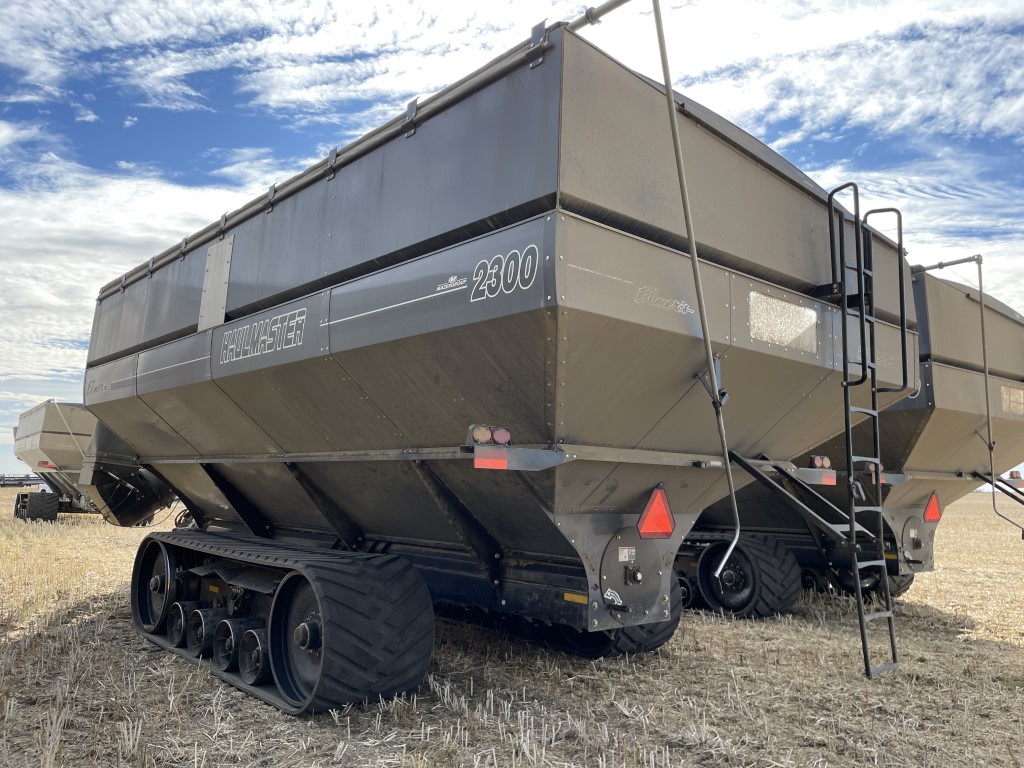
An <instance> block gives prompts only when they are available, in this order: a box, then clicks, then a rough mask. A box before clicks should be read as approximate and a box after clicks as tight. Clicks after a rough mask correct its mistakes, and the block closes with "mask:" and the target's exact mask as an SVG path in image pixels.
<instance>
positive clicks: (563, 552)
mask: <svg viewBox="0 0 1024 768" xmlns="http://www.w3.org/2000/svg"><path fill="white" fill-rule="evenodd" d="M573 27H574V25H555V26H553V27H548V28H545V27H544V26H543V25H540V26H538V27H537V28H536V29H535V30H534V34H533V37H532V38H531V40H530V41H527V42H526V43H524V44H523V45H522V46H520V47H517V48H516V49H514V50H512V51H510V52H508V53H507V54H505V55H503V56H501V57H499V58H498V59H496V60H495V61H494V62H492V63H491V64H489V65H488V66H486V67H484V68H483V69H481V70H479V71H477V72H475V73H473V74H471V75H470V76H468V77H467V78H465V79H463V80H462V81H460V82H459V83H457V84H456V85H454V86H452V87H450V88H448V89H446V90H445V91H442V92H440V93H439V94H437V95H435V96H433V97H431V98H429V99H426V100H424V101H423V102H413V103H412V104H411V105H410V106H409V109H408V111H407V113H406V114H405V115H404V116H402V117H400V118H397V119H395V120H393V121H391V122H390V123H387V124H386V125H384V126H382V127H381V128H379V129H377V130H376V131H374V132H372V133H370V134H368V135H367V136H365V137H364V138H362V139H360V140H358V141H356V142H354V143H353V144H351V145H349V146H347V147H345V148H344V149H341V150H332V151H331V152H330V154H329V156H328V157H327V158H325V159H324V160H322V161H320V162H319V163H317V164H316V165H314V166H313V167H311V168H309V169H307V170H306V171H304V172H303V173H301V174H299V175H297V176H295V177H293V178H291V179H289V180H288V181H286V182H284V183H283V184H279V185H274V186H272V187H270V188H269V190H268V192H267V194H266V195H265V196H262V197H260V198H259V199H257V200H254V201H252V202H251V203H249V204H248V205H246V206H245V207H243V208H241V209H239V210H237V211H234V212H231V213H227V214H224V215H223V216H221V218H220V220H219V221H217V222H215V223H213V224H211V225H210V226H208V227H207V228H205V229H203V230H201V231H200V232H197V233H195V234H193V235H191V236H189V237H187V238H185V239H184V240H183V241H182V242H181V243H180V244H179V245H175V246H174V247H172V248H169V249H167V250H166V251H164V252H162V253H160V254H158V255H157V256H155V257H153V258H151V259H149V261H147V262H146V263H144V264H142V265H141V266H140V267H138V268H136V269H134V270H132V271H131V272H128V273H127V274H125V275H123V276H121V277H119V278H118V279H116V280H114V281H112V282H111V283H109V284H108V285H106V286H105V287H104V288H103V289H101V292H100V295H99V300H98V303H97V307H96V313H95V318H94V323H93V330H92V337H91V342H90V346H89V355H88V367H87V371H86V377H85V402H86V406H87V407H88V409H89V410H90V411H91V412H92V413H93V414H94V415H95V416H96V417H97V418H98V419H99V421H100V422H101V423H103V424H104V425H106V427H108V428H109V429H110V430H111V431H112V432H113V433H115V434H116V435H118V436H119V437H120V438H122V439H123V440H124V441H125V442H126V443H127V444H128V445H129V446H130V447H131V449H132V450H133V451H134V452H135V453H136V454H137V455H138V456H139V461H140V463H141V464H142V465H144V466H145V467H146V468H147V469H148V470H149V471H151V472H153V473H154V474H155V475H157V476H159V477H161V478H162V479H163V480H164V481H165V482H166V483H167V484H168V486H170V487H171V488H173V489H174V491H175V493H176V494H177V495H178V497H179V498H180V499H181V500H182V502H183V503H184V504H185V505H186V506H187V507H188V509H189V510H190V511H191V514H192V517H193V519H194V520H195V521H196V524H197V528H196V529H194V530H187V531H184V530H178V531H173V532H161V533H153V534H151V535H150V536H149V537H147V538H146V540H145V541H144V542H143V543H142V545H141V547H140V549H139V552H138V556H137V559H136V562H135V566H134V572H133V579H132V588H131V603H132V611H133V616H134V621H135V625H136V628H137V629H138V631H139V632H140V633H141V634H142V635H143V636H145V637H146V638H147V639H149V640H150V641H152V642H154V643H156V644H157V645H159V646H162V647H163V648H166V649H167V650H170V651H173V652H175V653H178V654H180V655H182V656H184V657H186V658H189V659H192V660H194V661H195V660H200V659H209V662H208V663H209V664H210V666H211V669H213V670H214V672H215V673H216V674H218V675H220V676H221V677H222V678H223V679H225V680H227V681H229V682H230V683H232V684H234V685H236V686H237V687H239V688H241V689H242V690H245V691H248V692H250V693H251V694H253V695H255V696H257V697H259V698H261V699H263V700H265V701H267V702H270V703H272V704H274V705H276V706H277V707H279V708H281V709H282V710H284V711H286V712H290V713H300V712H308V711H320V710H324V709H327V708H330V707H335V706H339V705H341V704H343V703H345V702H351V701H358V700H361V699H363V698H365V697H368V696H370V697H376V696H378V695H384V696H386V695H390V694H392V693H394V692H396V691H403V690H408V689H410V688H412V687H415V686H416V685H417V684H418V683H419V681H420V680H421V679H422V677H423V675H424V674H425V671H426V669H427V666H428V664H429V660H430V655H431V649H432V638H433V626H434V622H433V616H434V613H433V606H434V605H437V606H446V607H451V606H455V607H458V608H472V609H478V610H480V609H482V610H487V611H492V612H495V613H501V614H503V615H507V616H511V617H516V618H517V619H518V620H519V621H521V622H522V623H524V624H525V625H528V626H529V627H531V628H532V629H533V630H534V631H535V632H536V633H537V635H538V636H541V637H543V639H545V640H546V641H547V642H549V643H551V644H554V645H556V646H558V647H560V648H564V649H566V650H569V651H571V652H575V653H579V654H584V655H588V656H594V657H597V656H606V655H613V654H622V653H627V652H629V653H633V652H638V651H645V650H650V649H653V648H656V647H658V646H660V645H661V644H663V643H664V642H666V641H667V640H668V638H669V637H670V636H671V635H672V633H673V632H674V630H675V628H676V625H677V623H678V621H679V613H680V591H679V586H678V581H677V579H676V577H675V574H674V572H673V567H672V566H673V562H674V559H675V555H676V552H677V550H678V548H679V546H680V544H681V543H682V541H683V539H684V538H685V537H686V535H687V533H688V532H689V531H690V528H691V527H692V525H693V523H694V521H695V520H696V519H697V517H698V516H699V515H700V513H701V511H702V510H703V509H704V508H705V507H707V506H708V505H709V504H711V503H713V502H715V501H717V500H718V499H721V498H723V496H724V495H725V494H726V493H727V484H726V482H725V478H724V464H723V461H724V459H723V456H722V454H721V453H720V452H717V451H718V450H719V441H718V436H717V434H716V426H715V415H714V413H713V412H712V408H711V407H710V406H709V395H708V391H707V389H706V387H705V384H704V383H702V380H703V381H705V382H706V381H707V380H708V379H707V378H703V377H704V376H705V374H707V373H708V367H707V358H706V356H705V350H704V339H705V336H704V331H703V330H702V326H701V323H700V321H699V319H698V314H697V312H696V309H695V307H696V299H695V285H694V277H693V274H692V271H691V268H690V267H691V264H690V256H689V250H690V249H691V247H692V246H694V245H696V243H690V242H689V240H688V238H687V232H686V230H685V228H683V226H682V224H681V222H682V217H681V213H680V203H679V196H678V192H677V190H678V182H677V178H676V176H675V173H674V170H673V168H672V163H671V162H670V161H667V159H668V160H670V158H671V157H672V153H673V149H672V141H671V136H670V131H669V126H668V122H667V120H666V116H667V115H666V106H667V105H666V96H665V93H664V91H663V90H661V89H659V88H658V87H657V86H656V85H654V84H652V83H651V82H649V81H647V80H645V79H644V78H642V77H640V76H638V75H637V74H635V73H633V72H631V71H629V70H627V69H626V68H624V67H623V66H621V65H620V64H619V63H617V62H616V61H614V60H613V59H611V58H609V57H608V56H607V55H605V54H604V53H602V52H601V51H599V50H598V49H596V48H595V47H594V46H593V45H591V44H590V43H588V42H587V41H585V40H583V39H582V38H580V37H579V36H578V35H577V34H576V33H575V32H574V28H573ZM673 117H674V119H675V120H676V121H677V124H678V126H679V128H680V130H681V132H682V138H683V142H684V146H685V147H686V152H687V158H688V173H689V176H690V183H691V186H692V188H693V189H694V190H699V192H698V193H695V197H694V213H695V218H696V220H698V221H700V222H701V228H700V235H699V240H698V242H699V245H700V248H701V252H702V253H704V254H706V255H707V259H708V263H705V264H704V267H703V284H704V291H705V292H706V294H707V296H708V297H709V300H708V311H709V315H710V319H709V323H708V328H709V331H708V334H709V335H708V338H709V339H710V342H711V344H712V346H713V350H714V353H715V355H716V356H717V363H718V364H719V365H720V373H721V376H722V383H723V386H724V387H726V388H727V390H728V405H727V409H728V418H729V434H730V439H731V441H732V446H733V452H734V453H735V455H736V456H739V457H742V458H743V459H744V461H746V462H747V463H748V464H749V465H751V466H757V467H763V468H764V471H766V472H778V471H784V472H792V473H794V475H799V474H800V470H799V469H798V468H796V467H795V466H794V465H793V464H792V463H791V462H790V461H789V460H790V459H791V458H793V457H797V456H801V455H802V454H804V453H805V452H806V451H808V450H809V449H810V448H811V447H813V446H816V445H819V444H820V443H822V442H824V441H825V440H827V439H829V438H830V437H832V436H833V435H835V434H837V433H839V432H842V431H843V428H844V427H843V424H844V418H845V414H847V413H848V412H849V411H848V409H847V408H846V406H844V403H843V396H842V387H841V384H840V381H841V378H842V376H843V369H844V364H845V362H846V361H844V353H843V349H842V347H841V345H840V344H839V343H838V341H839V339H840V338H841V336H842V329H843V328H844V327H846V328H847V329H848V331H849V332H850V333H851V334H853V336H854V337H856V336H857V334H859V333H861V332H862V331H863V329H864V328H865V327H866V326H865V322H866V321H865V316H864V315H863V314H855V313H852V312H850V311H847V314H846V316H845V317H844V316H843V314H842V312H843V310H842V309H841V308H840V307H839V306H837V299H836V283H835V280H834V279H833V278H834V275H833V270H834V268H833V265H832V264H830V263H829V256H828V253H829V251H828V242H829V238H830V234H829V228H830V222H829V218H830V217H829V213H828V198H827V195H826V194H825V193H824V192H823V191H822V190H821V189H820V188H818V187H817V186H816V185H815V184H813V183H812V182H811V181H810V180H809V179H808V178H807V177H806V176H804V175H803V174H802V173H800V172H799V171H798V170H797V169H796V168H794V167H793V166H792V165H790V164H789V163H787V162H786V161H785V160H783V159H782V158H781V157H780V156H778V155H777V154H775V153H774V152H772V151H771V150H769V149H768V148H767V147H765V146H764V145H762V144H761V143H759V142H757V141H756V140H754V139H753V138H751V137H750V136H749V135H747V134H745V133H743V132H742V131H740V130H739V129H737V128H736V127H735V126H733V125H731V124H729V123H728V122H726V121H725V120H723V119H722V118H720V117H718V116H717V115H715V114H714V113H712V112H710V111H708V110H706V109H703V108H701V107H700V106H698V105H696V104H693V103H691V102H689V101H685V100H683V99H682V97H678V96H677V97H676V103H675V105H674V116H673ZM834 219H835V221H834V222H833V226H838V228H839V229H838V234H836V235H835V238H836V239H839V240H842V241H844V242H845V241H849V242H851V243H852V242H853V241H854V240H855V239H856V237H857V236H858V235H857V233H861V234H863V233H865V232H867V233H868V234H867V237H868V238H869V239H870V240H872V241H873V242H874V243H875V261H876V269H877V270H878V272H879V273H880V274H881V273H883V272H884V274H886V275H889V276H891V279H888V280H886V281H885V282H884V284H882V285H880V286H879V290H878V291H877V293H876V297H877V309H876V310H875V315H874V316H872V317H871V324H872V326H874V327H875V328H876V336H877V347H878V349H879V350H880V351H881V352H884V354H878V355H877V365H875V364H873V366H872V370H874V371H876V373H877V377H878V380H879V382H880V383H881V385H884V386H888V387H891V388H892V389H893V390H894V391H892V392H883V393H882V394H881V395H880V396H881V398H882V400H883V402H884V403H886V404H887V403H890V402H894V401H895V400H896V399H897V398H899V397H900V396H901V394H900V393H898V392H896V391H895V390H897V389H899V387H900V384H901V382H902V380H903V379H904V378H906V373H905V369H906V366H905V365H904V362H903V360H901V349H902V347H903V345H905V344H909V348H910V355H911V356H912V357H911V359H916V355H917V336H916V333H915V332H914V331H913V330H912V329H911V330H909V331H908V330H907V329H906V326H907V325H908V324H909V325H910V326H911V327H912V326H913V324H914V316H913V306H912V304H911V305H909V306H907V307H905V312H904V315H905V317H904V318H903V321H901V317H900V315H901V312H900V308H901V305H902V304H903V302H901V300H900V295H899V290H898V282H899V281H898V279H897V276H898V275H900V274H901V273H903V272H904V271H905V270H906V265H905V264H904V261H903V259H902V258H901V255H900V253H899V250H898V248H897V246H896V245H895V244H893V243H891V242H889V241H888V240H885V239H884V238H880V237H876V236H874V235H873V234H871V233H870V231H869V230H866V229H862V228H861V223H860V222H859V220H858V221H857V222H854V219H853V217H852V216H850V215H848V214H845V213H842V212H839V213H837V214H835V215H834ZM836 222H838V224H836ZM819 286H824V289H820V290H819ZM840 303H841V302H840ZM846 357H849V355H846ZM910 376H911V379H912V381H911V386H916V369H914V370H912V371H911V372H910ZM719 394H720V395H722V393H719ZM722 396H724V395H722ZM862 417H863V414H860V413H857V414H854V418H855V419H858V418H862ZM759 457H770V458H769V459H762V458H759ZM737 482H738V483H740V484H742V483H744V482H749V478H747V479H744V478H738V480H737ZM775 544H776V542H772V541H766V543H765V546H775ZM786 554H787V553H786V552H784V551H783V550H776V551H775V556H777V557H779V558H781V557H783V556H785V555H786ZM790 556H791V555H790ZM796 578H797V582H799V573H797V577H796Z"/></svg>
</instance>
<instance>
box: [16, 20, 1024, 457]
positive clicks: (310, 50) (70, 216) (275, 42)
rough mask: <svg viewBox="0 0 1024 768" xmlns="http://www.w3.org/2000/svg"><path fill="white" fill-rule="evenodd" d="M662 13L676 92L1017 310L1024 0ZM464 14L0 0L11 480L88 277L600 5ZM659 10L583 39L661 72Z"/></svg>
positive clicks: (67, 350)
mask: <svg viewBox="0 0 1024 768" xmlns="http://www.w3.org/2000/svg"><path fill="white" fill-rule="evenodd" d="M664 6H665V7H664V13H665V20H666V30H667V36H668V40H669V44H670V48H671V53H670V56H671V61H672V66H673V78H674V80H675V85H676V88H677V89H678V90H681V91H682V92H683V93H685V94H687V95H689V96H691V97H692V98H694V99H696V100H697V101H699V102H701V103H702V104H704V105H705V106H707V107H709V108H711V109H713V110H715V111H716V112H719V113H720V114H722V115H724V116H725V117H727V118H728V119H730V120H732V121H733V122H735V123H737V124H738V125H740V126H741V127H743V128H744V129H746V130H747V131H749V132H750V133H752V134H753V135H754V136H756V137H758V138H760V139H761V140H762V141H765V142H767V143H768V144H769V145H771V146H772V147H774V148H775V149H776V150H778V151H779V152H781V153H782V154H783V155H785V156H786V157H787V158H788V159H789V160H791V161H792V162H794V163H795V164H796V165H798V166H799V167H800V168H801V169H803V170H804V171H806V172H807V173H808V174H809V175H810V176H811V177H812V178H814V179H815V180H816V181H818V182H819V183H820V184H822V185H823V186H825V187H828V186H830V185H834V184H837V183H840V182H844V181H848V180H853V181H857V182H858V183H859V184H860V185H861V188H862V190H863V191H864V192H865V195H866V198H867V199H866V201H865V202H866V204H867V206H868V207H873V206H878V205H896V206H899V207H901V208H902V209H903V212H904V216H905V221H906V229H907V246H908V249H909V250H910V255H911V261H914V262H918V263H931V262H933V261H940V260H950V259H955V258H960V257H963V256H967V255H971V254H974V253H982V254H984V256H985V265H986V287H987V288H988V289H989V290H990V292H991V293H992V294H994V295H995V296H996V297H998V298H1000V299H1002V300H1003V301H1004V302H1006V303H1008V304H1010V305H1011V306H1014V307H1015V308H1017V309H1018V310H1024V280H1021V279H1020V278H1019V276H1018V272H1019V270H1020V269H1021V267H1022V266H1024V216H1022V214H1021V211H1020V207H1021V204H1022V201H1024V151H1022V150H1024V76H1022V73H1024V0H1011V1H1010V2H1005V1H1003V2H985V1H984V0H981V1H978V2H973V3H966V4H965V3H961V2H953V0H901V1H896V0H860V1H858V0H832V1H829V0H819V1H815V2H812V1H811V0H777V1H773V2H767V0H735V2H729V3H723V2H721V1H720V0H718V1H716V0H692V1H691V2H686V3H671V2H667V1H666V2H665V3H664ZM472 7H474V8H475V9H476V10H474V11H470V12H467V11H466V10H465V8H464V7H462V8H460V7H459V6H457V5H456V4H452V3H448V2H440V1H439V0H438V1H431V2H375V1H374V0H365V1H364V2H361V3H359V4H355V3H345V4H342V3H334V2H330V1H329V0H296V1H295V2H288V1H287V0H255V1H252V0H247V2H238V1H237V0H218V1H217V2H210V3H196V2H194V0H155V1H150V0H118V1H117V2H115V1H114V0H80V1H79V2H77V3H75V4H70V3H67V2H66V1H64V2H47V0H7V2H5V3H2V4H0V231H2V232H3V240H2V244H0V326H2V327H3V328H4V329H5V332H4V333H3V334H0V472H22V471H25V467H24V466H23V465H21V464H20V463H19V462H17V461H16V460H15V459H14V458H13V455H12V450H11V442H12V441H11V436H10V429H9V426H10V425H13V424H15V423H17V417H18V414H19V413H20V412H22V411H24V410H25V409H27V408H29V407H31V406H32V405H34V404H35V403H37V402H39V401H40V400H42V399H45V398H47V397H55V398H57V399H60V400H70V401H80V400H81V397H82V393H81V388H82V384H81V382H82V371H83V369H84V365H85V350H86V348H87V345H88V336H89V330H90V326H91V322H92V312H93V308H94V306H95V297H96V294H97V293H98V291H99V288H100V286H102V285H103V284H105V283H107V282H109V281H110V280H112V279H114V278H116V277H118V276H119V275H120V274H122V273H123V272H125V271H127V270H128V269H131V268H132V267H134V266H136V265H137V264H140V263H142V262H143V261H146V260H147V259H148V258H149V257H150V256H152V255H154V254H156V253H159V252H160V251H162V250H164V249H165V248H167V247H168V246H170V245H172V244H174V243H177V242H180V241H181V238H182V237H183V236H185V235H187V234H190V233H192V232H194V231H196V230H198V229H200V228H202V227H203V226H205V225H206V224H208V223H210V222H211V221H214V220H216V219H218V218H219V217H220V214H221V213H222V212H224V211H228V210H234V209H235V208H238V207H239V206H240V205H242V204H243V203H245V202H247V201H248V200H249V199H251V198H253V197H255V196H257V195H259V194H262V193H264V192H265V190H266V188H267V187H268V186H269V185H270V184H271V183H274V182H279V181H282V180H284V179H285V178H287V177H289V176H291V175H293V174H294V173H296V172H298V171H300V170H302V169H303V168H305V167H306V166H308V165H310V164H312V163H313V162H315V161H316V160H318V159H320V158H322V157H324V156H326V154H327V153H328V151H329V150H330V148H331V147H334V146H343V145H344V144H346V143H348V142H349V141H351V140H352V139H354V138H357V137H358V136H360V135H362V134H363V133H365V132H366V131H368V130H370V129H372V128H374V127H376V126H377V125H379V124H381V123H383V122H384V121H386V120H387V119H389V118H391V117H393V116H394V115H396V114H400V113H402V112H403V111H404V109H405V104H406V103H408V101H409V100H410V99H412V98H413V97H414V96H425V95H428V94H430V93H433V92H435V91H437V90H439V89H440V88H442V87H444V86H445V85H447V84H449V83H451V82H453V81H454V80H457V79H458V78H460V77H462V76H463V75H465V74H467V73H468V72H470V71H472V70H473V69H475V68H477V67H479V66H481V65H482V64H483V63H485V62H486V61H488V60H489V59H491V58H493V57H494V56H495V55H496V54H497V53H499V52H501V51H502V50H504V49H506V48H509V47H511V46H512V45H515V44H517V43H518V42H520V41H521V40H523V39H525V38H527V37H528V36H529V33H530V29H531V28H532V27H533V26H534V25H535V24H536V23H537V22H539V21H541V20H543V19H547V20H548V21H549V22H553V21H555V20H559V19H573V18H576V17H577V16H579V15H580V14H581V13H582V11H583V10H584V8H585V7H586V6H585V5H584V4H579V3H574V2H557V1H556V2H537V1H536V0H516V2H514V3H512V2H489V3H486V4H484V3H481V4H475V5H474V6H472ZM649 9H650V6H649V4H648V3H646V2H643V1H642V0H634V2H633V3H631V4H629V5H627V6H625V7H624V8H622V9H620V10H618V11H616V12H615V13H614V14H612V15H611V16H609V17H608V18H607V19H606V20H605V21H604V22H603V23H602V24H600V25H599V26H597V27H594V28H590V29H589V30H586V31H584V33H583V34H584V35H585V36H586V37H588V38H589V39H591V40H593V41H594V42H595V43H596V44H598V45H599V46H600V47H602V48H604V49H605V50H607V51H608V52H609V53H611V54H612V55H613V56H615V57H616V58H618V59H619V60H621V61H622V62H623V63H625V64H626V65H628V66H631V67H633V68H635V69H638V70H640V71H641V72H644V73H645V74H649V75H651V76H654V77H660V74H659V73H660V66H659V64H658V62H657V59H656V51H655V46H654V31H653V21H652V17H651V15H650V12H649ZM958 273H959V275H960V276H961V277H962V278H963V279H965V280H967V281H970V280H971V279H972V273H971V269H970V268H967V267H965V268H962V269H960V270H958ZM944 276H946V277H956V276H957V275H956V274H954V275H949V274H945V275H944Z"/></svg>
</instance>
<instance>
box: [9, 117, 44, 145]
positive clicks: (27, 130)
mask: <svg viewBox="0 0 1024 768" xmlns="http://www.w3.org/2000/svg"><path fill="white" fill-rule="evenodd" d="M40 134H41V130H40V128H39V126H37V125H19V124H18V123H9V122H7V121H5V120H0V149H2V148H5V147H11V146H13V145H15V144H20V143H23V142H27V141H32V140H34V139H37V138H39V136H40Z"/></svg>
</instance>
